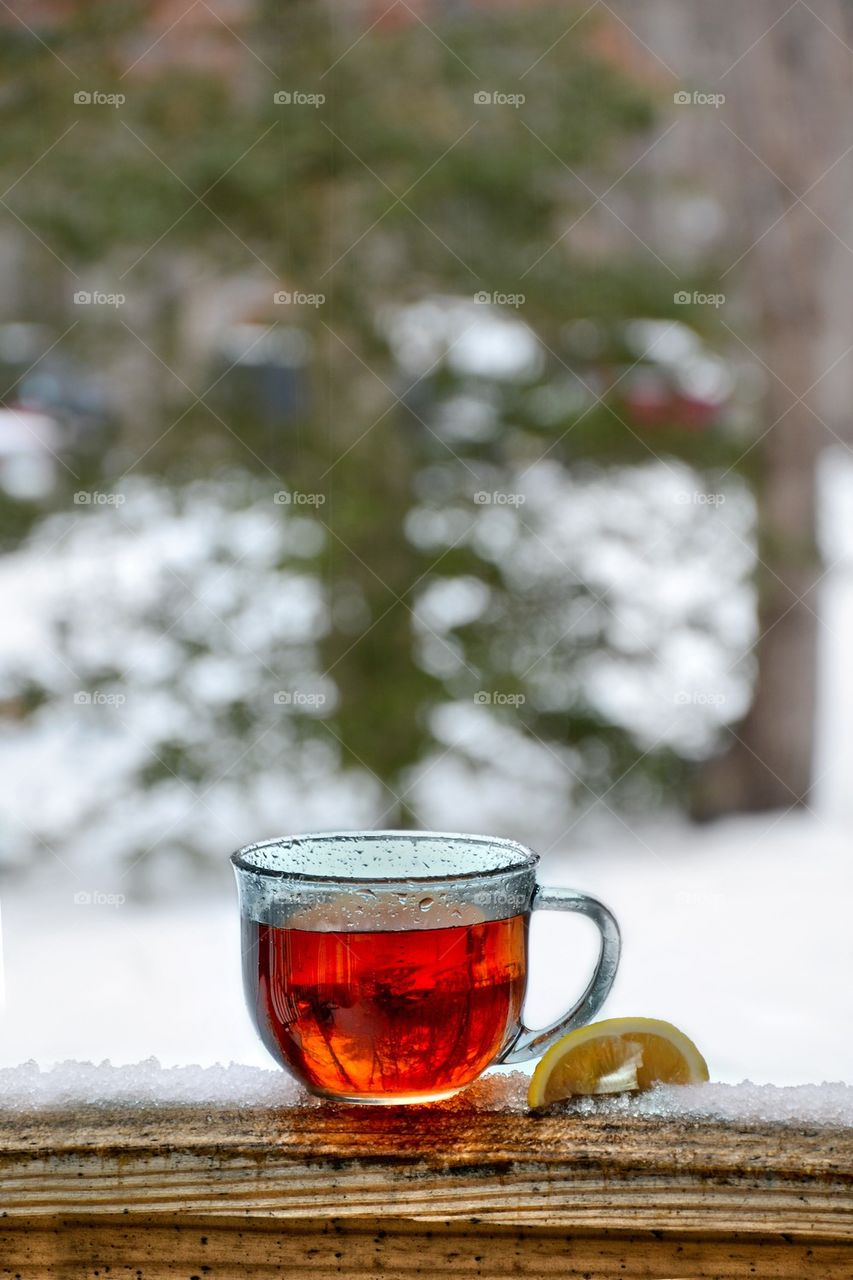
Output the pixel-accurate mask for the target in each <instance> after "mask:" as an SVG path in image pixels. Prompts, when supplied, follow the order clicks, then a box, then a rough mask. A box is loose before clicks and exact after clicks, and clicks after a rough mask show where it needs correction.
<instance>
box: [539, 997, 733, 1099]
mask: <svg viewBox="0 0 853 1280" xmlns="http://www.w3.org/2000/svg"><path fill="white" fill-rule="evenodd" d="M707 1079H708V1067H707V1064H706V1062H705V1059H704V1058H703V1057H702V1055H701V1053H700V1052H699V1050H698V1049H697V1048H696V1046H695V1044H694V1043H693V1041H692V1040H689V1039H688V1038H687V1036H686V1035H685V1034H684V1032H683V1031H679V1030H678V1028H677V1027H674V1026H673V1025H672V1023H670V1022H658V1020H657V1019H656V1018H608V1019H607V1020H606V1021H604V1022H593V1023H590V1025H589V1026H588V1027H578V1029H577V1030H576V1031H570V1032H569V1033H568V1035H565V1036H563V1037H562V1039H560V1040H558V1041H557V1043H556V1044H555V1045H552V1046H551V1048H550V1049H549V1050H548V1052H547V1053H546V1054H545V1056H544V1057H543V1058H542V1060H541V1062H539V1063H538V1065H537V1067H536V1070H535V1071H534V1073H533V1078H532V1079H531V1081H530V1088H529V1090H528V1092H527V1101H528V1102H529V1103H530V1106H531V1107H544V1106H547V1105H548V1103H549V1102H556V1101H557V1100H558V1099H560V1098H571V1097H574V1096H575V1095H576V1094H607V1093H627V1092H629V1091H630V1090H640V1089H650V1088H651V1087H652V1085H654V1084H698V1083H699V1082H700V1081H702V1080H707Z"/></svg>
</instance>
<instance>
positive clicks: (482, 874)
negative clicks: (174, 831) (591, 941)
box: [230, 829, 539, 885]
mask: <svg viewBox="0 0 853 1280" xmlns="http://www.w3.org/2000/svg"><path fill="white" fill-rule="evenodd" d="M344 836H345V837H346V838H347V839H349V840H384V839H388V838H389V837H393V836H396V837H401V838H403V839H406V840H412V839H419V838H422V839H428V840H462V841H467V842H468V843H469V844H490V845H498V846H499V847H500V848H502V849H506V850H507V851H512V852H514V853H515V854H516V855H517V856H516V858H515V860H514V861H510V862H507V863H506V864H504V865H503V866H500V867H490V868H489V869H488V870H486V871H460V872H458V873H457V874H454V875H448V874H446V873H445V874H443V875H434V876H432V875H411V876H407V875H399V876H339V875H323V873H322V872H305V871H280V870H276V869H274V868H272V867H259V866H256V865H255V864H254V863H252V862H251V861H250V855H251V854H253V853H254V852H255V850H257V849H267V848H269V847H270V846H271V845H287V844H291V843H293V842H295V841H297V840H311V841H315V842H317V843H321V842H323V841H324V840H340V839H341V837H344ZM230 862H231V864H232V866H233V867H234V868H235V869H238V870H240V871H246V872H249V873H250V874H251V875H256V876H266V877H268V878H269V879H271V880H299V881H301V882H302V883H306V882H308V883H321V884H327V885H328V884H344V885H357V884H402V883H416V884H441V883H443V884H456V883H458V882H459V881H460V880H461V881H471V880H484V879H487V878H488V877H491V876H504V875H506V874H507V873H508V872H513V871H531V872H535V869H536V866H537V864H538V862H539V854H538V853H534V852H533V850H532V849H529V848H528V847H527V845H523V844H521V843H520V842H519V841H518V840H510V839H509V838H508V837H507V836H485V835H477V834H474V833H472V832H469V831H426V830H424V831H421V830H417V831H413V830H391V829H382V830H376V831H307V832H300V833H294V834H291V835H286V836H272V837H271V838H270V839H267V840H256V841H255V842H254V843H253V844H247V845H243V847H242V848H240V849H237V850H236V851H235V852H234V853H232V854H231V856H230Z"/></svg>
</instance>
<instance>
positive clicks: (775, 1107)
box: [549, 1080, 853, 1128]
mask: <svg viewBox="0 0 853 1280" xmlns="http://www.w3.org/2000/svg"><path fill="white" fill-rule="evenodd" d="M560 1112H572V1113H574V1114H580V1115H606V1116H613V1117H614V1118H616V1117H619V1116H655V1117H658V1118H660V1119H680V1118H684V1119H691V1118H692V1119H696V1120H700V1119H709V1120H723V1121H730V1122H732V1123H742V1124H759V1123H772V1124H817V1125H838V1126H840V1127H845V1128H847V1127H851V1126H853V1085H849V1084H841V1083H824V1084H798V1085H776V1084H753V1083H752V1081H750V1080H744V1081H742V1083H741V1084H716V1083H710V1084H692V1085H656V1086H655V1088H653V1089H650V1090H649V1091H648V1092H647V1093H625V1094H620V1095H611V1096H610V1097H607V1098H572V1099H570V1100H568V1101H566V1102H563V1103H559V1104H555V1106H554V1107H553V1108H552V1109H551V1111H549V1114H559V1113H560Z"/></svg>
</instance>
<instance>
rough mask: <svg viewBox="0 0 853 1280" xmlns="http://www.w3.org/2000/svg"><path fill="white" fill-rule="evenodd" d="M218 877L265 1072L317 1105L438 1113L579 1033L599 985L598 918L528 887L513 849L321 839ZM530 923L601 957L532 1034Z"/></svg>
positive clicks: (605, 958) (287, 844)
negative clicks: (577, 926) (546, 918)
mask: <svg viewBox="0 0 853 1280" xmlns="http://www.w3.org/2000/svg"><path fill="white" fill-rule="evenodd" d="M231 861H232V862H233V864H234V870H235V873H236V876H237V885H238V889H239V896H240V913H241V917H242V924H243V978H244V986H245V991H246V999H247V1002H248V1005H249V1010H250V1012H251V1014H252V1017H253V1018H254V1020H255V1025H256V1027H257V1029H258V1032H259V1034H260V1037H261V1039H262V1040H263V1042H264V1044H265V1045H266V1047H267V1048H268V1049H269V1051H270V1053H271V1054H272V1056H273V1057H274V1058H275V1059H276V1061H277V1062H279V1063H280V1064H281V1065H282V1066H283V1067H286V1068H287V1069H288V1070H289V1071H290V1072H292V1074H293V1075H295V1076H296V1078H297V1079H298V1080H300V1081H301V1082H302V1083H303V1084H304V1085H305V1087H306V1088H307V1089H309V1090H310V1091H311V1092H312V1093H314V1094H318V1095H319V1096H321V1097H324V1098H334V1099H337V1100H338V1101H343V1102H366V1103H410V1102H412V1103H418V1102H432V1101H435V1100H437V1099H439V1098H448V1097H451V1096H452V1095H453V1094H455V1093H457V1092H458V1091H459V1090H460V1089H463V1088H464V1087H465V1086H466V1085H468V1084H470V1083H471V1082H472V1081H473V1080H475V1079H476V1078H477V1077H478V1076H479V1075H480V1074H481V1073H482V1072H483V1071H485V1069H486V1068H487V1067H490V1066H493V1065H495V1064H497V1063H514V1062H524V1061H525V1060H527V1059H529V1058H535V1057H538V1056H539V1054H541V1053H544V1051H545V1050H546V1049H547V1048H549V1046H550V1045H552V1044H554V1042H555V1041H556V1040H557V1039H558V1038H559V1037H560V1036H561V1035H563V1034H564V1033H565V1032H566V1031H569V1030H570V1029H571V1028H572V1027H577V1026H580V1025H581V1024H583V1023H584V1022H588V1021H589V1020H590V1019H591V1018H593V1017H594V1016H595V1014H596V1013H597V1011H598V1009H599V1008H600V1007H601V1005H602V1003H603V1001H604V999H605V997H606V996H607V993H608V992H609V990H610V988H611V986H612V984H613V978H614V976H615V973H616V967H617V965H618V962H619V947H620V941H619V929H618V926H617V924H616V921H615V919H614V918H613V916H612V915H611V913H610V912H609V911H608V910H607V908H606V907H605V906H603V905H602V903H600V902H598V901H597V900H596V899H595V898H591V897H589V896H588V895H587V894H584V893H577V892H575V891H574V890H571V889H546V888H543V887H542V886H541V885H538V884H537V883H536V864H537V863H538V861H539V858H538V856H537V855H536V854H535V853H532V852H531V851H530V850H529V849H526V848H524V846H523V845H520V844H516V843H515V842H514V841H512V840H503V839H498V838H495V837H492V836H475V835H448V834H445V833H441V832H432V831H362V832H353V831H339V832H321V833H318V834H315V835H299V836H287V837H282V838H280V839H276V840H265V841H263V842H261V843H260V844H253V845H249V846H247V847H246V848H245V849H241V850H239V851H238V852H237V853H235V854H233V855H232V858H231ZM536 910H546V911H574V912H579V913H580V914H581V915H585V916H588V917H589V918H590V919H591V920H592V921H593V922H594V923H595V924H596V925H597V927H598V929H599V932H600V934H601V947H600V951H599V956H598V961H597V963H596V965H595V969H594V971H593V974H592V977H591V978H590V979H589V981H588V982H587V984H586V988H585V989H584V990H583V993H582V994H581V996H580V998H579V999H578V1000H576V1002H575V1003H574V1004H573V1005H572V1007H571V1008H570V1009H569V1010H568V1012H567V1013H566V1014H565V1015H564V1016H563V1017H561V1018H559V1019H558V1020H557V1021H556V1022H554V1023H552V1024H551V1026H548V1027H544V1028H541V1029H539V1030H531V1029H530V1028H528V1027H526V1026H525V1025H524V1022H523V1019H522V1006H523V1003H524V997H525V992H526V988H527V957H528V945H527V944H528V928H529V922H530V914H531V912H532V911H536ZM569 981H570V980H569ZM577 985H578V987H580V986H581V983H580V982H578V984H577Z"/></svg>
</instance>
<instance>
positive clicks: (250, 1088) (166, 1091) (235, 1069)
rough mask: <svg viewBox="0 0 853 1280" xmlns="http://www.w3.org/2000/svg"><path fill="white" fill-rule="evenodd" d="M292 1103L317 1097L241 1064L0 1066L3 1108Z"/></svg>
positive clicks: (284, 1078) (152, 1061)
mask: <svg viewBox="0 0 853 1280" xmlns="http://www.w3.org/2000/svg"><path fill="white" fill-rule="evenodd" d="M117 1103H120V1104H121V1105H122V1106H168V1105H174V1104H184V1105H191V1104H196V1103H197V1104H208V1105H210V1104H214V1105H220V1106H268V1107H293V1106H301V1105H305V1104H310V1103H313V1099H311V1098H310V1097H309V1095H308V1094H307V1093H305V1091H304V1090H303V1089H302V1088H301V1087H300V1086H299V1085H298V1084H297V1083H296V1081H295V1080H293V1079H292V1078H291V1077H290V1076H289V1075H287V1074H286V1073H285V1072H284V1071H276V1070H266V1069H265V1068H263V1067H247V1066H241V1065H239V1064H237V1063H233V1062H232V1063H231V1064H230V1065H229V1066H223V1065H221V1064H217V1065H216V1066H213V1067H198V1066H189V1067H161V1066H160V1063H159V1062H158V1061H157V1059H156V1058H147V1059H146V1060H145V1061H144V1062H135V1063H133V1064H131V1065H128V1066H121V1067H116V1066H113V1065H112V1063H111V1062H108V1061H104V1062H100V1063H94V1062H74V1061H67V1062H60V1063H57V1065H56V1066H54V1067H51V1068H49V1069H47V1070H45V1069H43V1068H41V1067H39V1065H38V1063H36V1062H32V1061H30V1062H25V1063H23V1064H22V1065H21V1066H19V1067H5V1068H2V1069H0V1112H3V1111H7V1112H8V1111H35V1110H42V1109H48V1108H51V1107H65V1106H80V1105H82V1104H92V1105H97V1106H111V1105H115V1104H117Z"/></svg>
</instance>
